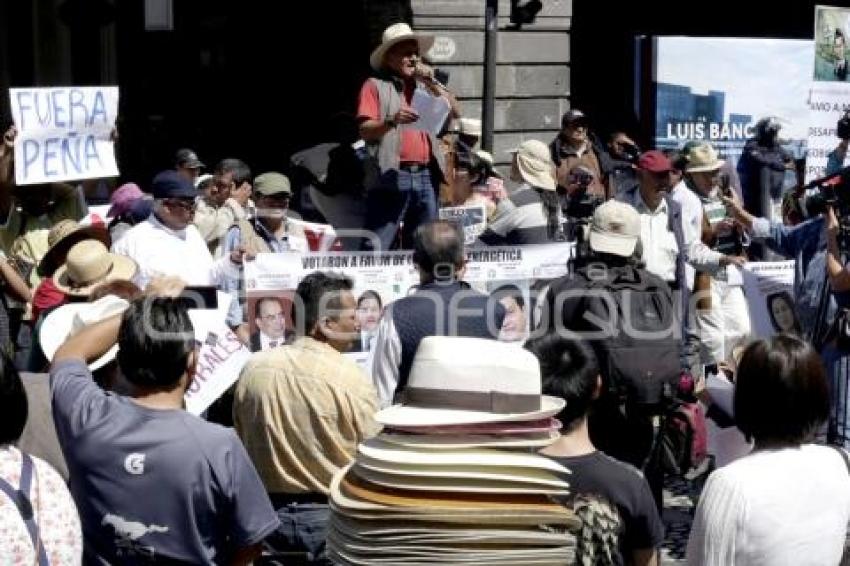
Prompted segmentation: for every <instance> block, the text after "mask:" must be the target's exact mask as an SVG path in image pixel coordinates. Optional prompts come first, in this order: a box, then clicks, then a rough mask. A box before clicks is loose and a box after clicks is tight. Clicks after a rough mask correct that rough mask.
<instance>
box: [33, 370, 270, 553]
mask: <svg viewBox="0 0 850 566" xmlns="http://www.w3.org/2000/svg"><path fill="white" fill-rule="evenodd" d="M50 385H51V389H52V391H53V415H54V419H55V421H56V431H57V433H58V436H59V442H60V443H61V445H62V449H63V451H64V453H65V459H66V460H67V462H68V470H69V472H70V476H71V481H70V487H71V494H72V495H73V497H74V501H75V502H76V504H77V508H78V510H79V512H80V519H81V521H82V525H83V538H84V540H85V547H86V548H85V550H86V560H85V562H86V563H87V564H89V563H98V562H101V563H103V562H107V563H120V564H147V563H152V562H157V563H162V562H188V563H192V564H221V563H226V562H228V560H229V558H230V555H231V554H232V553H233V552H234V551H235V550H236V549H238V548H241V547H245V546H249V545H252V544H255V543H257V542H260V541H261V540H262V539H264V538H265V537H266V536H267V535H268V534H270V533H271V532H272V531H273V530H274V529H275V528H276V527H277V526H278V522H279V521H278V518H277V515H276V514H275V512H274V510H273V509H272V506H271V503H270V502H269V499H268V495H267V494H266V491H265V489H264V488H263V485H262V483H261V482H260V479H259V477H258V476H257V472H256V470H255V469H254V466H253V465H252V464H251V461H250V460H249V459H248V455H247V453H246V452H245V449H244V447H243V446H242V444H241V442H240V441H239V439H238V438H237V437H236V435H235V434H234V433H233V431H232V430H230V429H227V428H224V427H221V426H218V425H215V424H211V423H208V422H206V421H204V420H201V419H199V418H198V417H195V416H193V415H191V414H189V413H187V412H185V411H182V410H176V409H174V410H156V409H148V408H145V407H142V406H140V405H138V404H136V403H135V402H133V401H132V400H131V399H129V398H127V397H123V396H119V395H115V394H113V393H108V392H105V391H103V390H102V389H101V388H100V387H98V386H97V385H96V384H95V383H94V382H93V381H92V376H91V372H90V371H89V369H88V368H87V367H86V366H85V364H83V362H82V361H77V360H67V361H64V362H60V363H58V364H55V365H54V366H53V367H52V368H51V371H50Z"/></svg>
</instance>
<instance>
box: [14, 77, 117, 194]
mask: <svg viewBox="0 0 850 566" xmlns="http://www.w3.org/2000/svg"><path fill="white" fill-rule="evenodd" d="M9 98H10V102H11V108H12V119H13V120H14V122H15V126H16V127H17V128H18V137H17V139H16V140H15V182H16V183H17V184H18V185H31V184H36V183H52V182H58V181H73V180H78V179H91V178H98V177H116V176H118V165H117V163H116V161H115V149H114V143H113V141H112V139H111V135H112V130H113V129H114V128H115V119H116V117H117V115H118V87H57V88H13V89H9Z"/></svg>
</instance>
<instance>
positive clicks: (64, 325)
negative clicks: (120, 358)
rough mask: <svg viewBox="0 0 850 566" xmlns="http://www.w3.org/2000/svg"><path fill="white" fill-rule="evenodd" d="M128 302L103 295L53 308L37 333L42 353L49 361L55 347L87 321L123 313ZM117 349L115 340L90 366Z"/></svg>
mask: <svg viewBox="0 0 850 566" xmlns="http://www.w3.org/2000/svg"><path fill="white" fill-rule="evenodd" d="M128 306H130V303H128V302H127V301H125V300H124V299H122V298H121V297H116V296H115V295H106V296H105V297H103V298H101V299H98V300H97V301H95V302H93V303H70V304H67V305H63V306H61V307H59V308H57V309H55V310H53V311H52V312H51V313H50V314H49V315H47V318H45V319H44V322H43V323H42V324H41V330H40V331H39V335H38V339H39V341H40V342H41V349H42V351H43V352H44V356H45V357H46V358H47V359H48V360H51V361H52V360H53V356H54V355H56V350H58V349H59V346H61V345H62V344H64V343H65V341H66V340H67V339H68V338H70V337H71V336H74V335H75V334H77V333H78V332H79V331H80V330H82V329H83V328H85V327H86V326H89V325H90V324H94V323H96V322H100V321H102V320H106V319H107V318H109V317H111V316H114V315H116V314H119V313H123V312H124V311H125V310H126V309H127V307H128ZM117 353H118V344H114V345H113V346H112V348H110V349H109V350H108V351H107V352H106V353H105V354H104V355H102V356H101V357H100V358H98V359H97V360H95V361H93V362H92V363H90V364H89V369H90V370H92V371H94V370H96V369H99V368H101V367H103V366H105V365H106V364H108V363H109V362H111V361H112V360H114V359H115V356H116V354H117Z"/></svg>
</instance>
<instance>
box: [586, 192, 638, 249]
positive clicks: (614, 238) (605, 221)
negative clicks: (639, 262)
mask: <svg viewBox="0 0 850 566" xmlns="http://www.w3.org/2000/svg"><path fill="white" fill-rule="evenodd" d="M638 238H640V215H639V214H638V211H637V210H635V209H634V207H632V206H630V205H628V204H626V203H623V202H619V201H616V200H609V201H608V202H606V203H605V204H602V205H600V206H599V207H598V208H597V209H596V212H594V213H593V221H592V222H591V225H590V249H592V250H593V251H595V252H598V253H607V254H613V255H618V256H622V257H629V256H631V255H632V254H633V253H634V252H635V246H637V242H638Z"/></svg>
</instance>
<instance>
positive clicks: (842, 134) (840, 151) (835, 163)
mask: <svg viewBox="0 0 850 566" xmlns="http://www.w3.org/2000/svg"><path fill="white" fill-rule="evenodd" d="M845 72H846V71H845ZM835 134H836V135H837V136H838V137H839V138H841V141H840V142H839V143H838V146H837V147H836V148H835V149H833V150H832V151H830V152H829V155H827V156H826V174H827V175H832V174H833V173H837V172H838V170H839V169H841V168H842V167H844V161H845V160H846V158H847V147H848V145H850V112H847V113H845V114H844V116H843V117H842V118H841V119H840V120H839V121H838V124H837V125H836V128H835Z"/></svg>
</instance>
